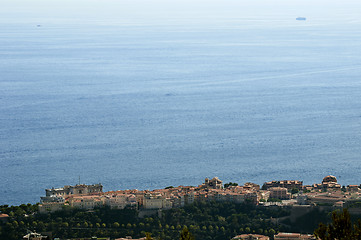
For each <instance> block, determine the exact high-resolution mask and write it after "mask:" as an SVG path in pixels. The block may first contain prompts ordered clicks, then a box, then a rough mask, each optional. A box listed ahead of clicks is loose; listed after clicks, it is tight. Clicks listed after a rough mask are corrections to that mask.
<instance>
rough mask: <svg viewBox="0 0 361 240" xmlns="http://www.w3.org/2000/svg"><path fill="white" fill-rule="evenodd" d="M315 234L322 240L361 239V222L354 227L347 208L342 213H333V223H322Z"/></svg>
mask: <svg viewBox="0 0 361 240" xmlns="http://www.w3.org/2000/svg"><path fill="white" fill-rule="evenodd" d="M314 234H315V236H316V237H317V238H319V239H321V240H335V239H337V240H349V239H360V236H361V221H360V220H359V221H358V225H352V222H351V217H350V213H349V212H348V210H347V209H346V208H344V209H343V210H342V212H339V211H333V212H332V222H331V223H330V224H328V225H325V224H323V223H320V224H319V227H318V228H317V229H316V230H315V232H314Z"/></svg>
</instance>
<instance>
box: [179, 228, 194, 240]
mask: <svg viewBox="0 0 361 240" xmlns="http://www.w3.org/2000/svg"><path fill="white" fill-rule="evenodd" d="M179 240H194V237H193V235H192V234H191V233H190V232H189V230H188V228H187V227H184V228H183V229H182V232H181V233H180V237H179Z"/></svg>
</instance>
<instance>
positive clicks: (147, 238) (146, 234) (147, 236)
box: [145, 232, 153, 240]
mask: <svg viewBox="0 0 361 240" xmlns="http://www.w3.org/2000/svg"><path fill="white" fill-rule="evenodd" d="M145 240H153V238H152V237H151V234H150V233H149V232H146V233H145Z"/></svg>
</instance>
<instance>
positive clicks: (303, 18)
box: [296, 17, 306, 21]
mask: <svg viewBox="0 0 361 240" xmlns="http://www.w3.org/2000/svg"><path fill="white" fill-rule="evenodd" d="M296 20H298V21H306V18H305V17H298V18H296Z"/></svg>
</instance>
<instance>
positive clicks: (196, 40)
mask: <svg viewBox="0 0 361 240" xmlns="http://www.w3.org/2000/svg"><path fill="white" fill-rule="evenodd" d="M291 13H292V14H285V15H282V16H279V15H275V14H273V15H272V14H269V15H262V14H258V15H256V16H253V17H252V16H247V17H245V16H243V15H238V14H235V13H234V12H232V14H231V15H227V14H225V13H223V14H222V16H219V15H214V16H215V17H216V18H212V17H210V16H208V18H206V17H205V18H202V17H199V18H196V17H194V16H195V14H193V15H192V16H191V17H193V18H191V17H190V18H186V17H184V16H183V18H181V19H178V18H166V17H164V16H163V17H164V18H160V19H157V21H148V19H147V17H144V18H142V19H137V18H134V19H131V20H129V18H127V21H122V18H121V17H119V18H109V19H107V18H103V19H101V20H97V19H96V18H87V17H82V21H76V18H75V20H74V19H73V20H71V19H70V20H69V19H67V18H65V17H64V18H57V19H55V20H54V19H52V18H51V16H46V17H42V18H36V17H35V16H30V17H27V16H22V17H21V18H20V19H17V21H10V20H11V19H14V18H15V17H12V16H9V15H8V16H7V18H3V19H2V20H1V21H0V168H1V174H0V204H21V203H28V202H31V203H35V202H38V201H39V197H40V196H42V195H44V194H45V191H44V189H45V188H50V187H61V186H64V185H70V184H76V183H78V181H79V177H80V179H81V182H82V183H87V184H92V183H99V182H100V183H102V184H103V185H104V188H105V190H117V189H133V188H137V189H154V188H163V187H166V186H169V185H174V186H178V185H198V184H201V183H202V182H203V180H204V178H205V177H214V176H218V177H219V178H220V179H221V180H223V181H224V182H229V181H232V182H238V183H240V184H242V183H245V182H247V181H252V182H256V183H258V184H262V183H263V182H265V181H269V180H283V179H297V180H303V181H304V183H305V184H311V183H315V182H321V180H322V178H323V177H324V176H326V175H328V174H333V175H335V176H336V177H337V178H338V179H339V181H340V182H341V184H360V183H361V175H360V171H361V165H360V160H361V22H360V21H359V19H355V18H352V17H350V18H347V17H346V18H342V21H341V20H340V19H341V18H338V17H337V16H332V17H323V18H321V17H320V18H318V17H317V15H312V16H313V17H311V18H310V17H309V16H308V15H307V16H304V15H301V16H302V17H307V20H306V21H296V20H295V18H296V17H299V15H296V14H293V13H294V12H291ZM178 17H179V16H178ZM78 20H79V19H78Z"/></svg>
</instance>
